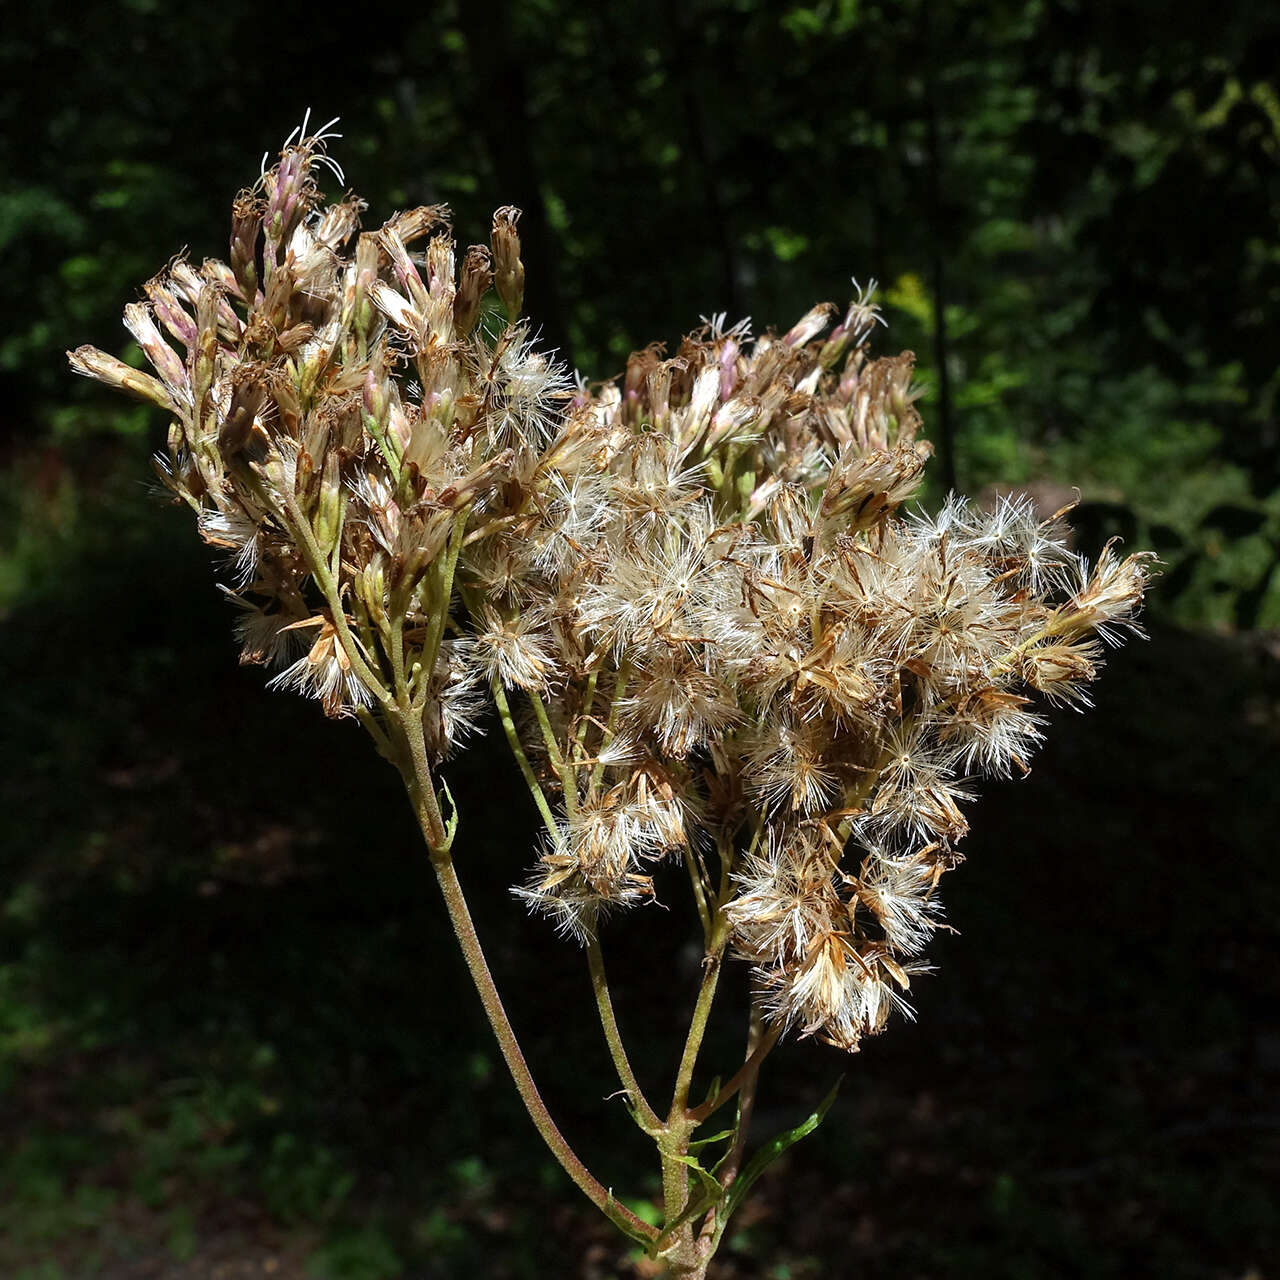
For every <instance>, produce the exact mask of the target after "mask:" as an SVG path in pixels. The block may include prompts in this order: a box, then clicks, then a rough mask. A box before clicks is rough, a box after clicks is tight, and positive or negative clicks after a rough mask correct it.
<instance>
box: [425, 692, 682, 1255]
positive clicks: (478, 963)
mask: <svg viewBox="0 0 1280 1280" xmlns="http://www.w3.org/2000/svg"><path fill="white" fill-rule="evenodd" d="M400 719H401V722H402V725H403V728H404V731H405V737H406V740H407V741H408V742H409V743H410V748H411V760H410V762H409V766H408V769H407V770H406V779H407V780H410V779H411V780H412V783H413V786H412V788H411V791H412V795H413V800H414V808H415V812H416V815H417V818H418V823H419V826H420V827H421V828H422V834H423V835H424V836H425V837H426V841H427V846H428V848H429V849H430V850H431V866H432V869H433V870H434V871H435V873H436V879H437V881H438V882H439V885H440V892H441V893H442V894H443V896H444V901H445V906H446V908H447V909H448V912H449V922H450V924H451V925H452V926H453V932H454V935H455V937H456V938H457V940H458V945H459V947H461V949H462V954H463V958H464V959H465V960H466V963H467V969H468V971H469V972H470V974H471V981H472V982H473V983H474V985H475V988H476V992H477V993H478V994H479V996H480V1003H481V1004H482V1005H483V1006H484V1011H485V1015H486V1017H487V1018H488V1019H489V1026H490V1027H491V1028H492V1030H493V1034H494V1037H495V1038H496V1040H497V1041H498V1048H499V1049H500V1050H501V1052H502V1057H503V1060H504V1061H505V1062H506V1064H507V1070H508V1071H509V1072H510V1073H511V1078H512V1080H513V1081H514V1083H515V1086H516V1090H517V1092H518V1093H519V1094H520V1100H521V1102H523V1103H524V1107H525V1110H526V1111H527V1112H528V1113H529V1118H530V1119H531V1120H532V1121H533V1124H534V1127H535V1128H536V1129H537V1131H538V1133H539V1135H540V1136H541V1138H542V1140H543V1142H544V1143H545V1144H546V1146H547V1149H548V1150H549V1151H550V1152H551V1154H552V1155H553V1156H555V1158H556V1160H557V1161H558V1162H559V1164H560V1167H561V1168H562V1169H563V1170H564V1171H565V1172H566V1173H567V1174H568V1175H569V1177H570V1178H571V1179H572V1181H573V1183H574V1185H575V1186H576V1187H578V1189H579V1190H580V1191H581V1192H582V1193H583V1194H584V1195H585V1196H586V1197H587V1199H588V1200H590V1201H591V1202H592V1204H594V1205H595V1206H596V1207H597V1208H598V1209H599V1210H600V1211H601V1212H602V1213H603V1214H604V1215H605V1216H606V1217H607V1218H608V1219H609V1220H610V1221H611V1222H612V1223H613V1224H614V1225H615V1226H617V1227H618V1228H619V1229H620V1230H621V1231H623V1232H625V1233H626V1235H628V1236H629V1237H630V1238H631V1239H633V1240H636V1241H638V1242H639V1243H641V1244H643V1245H648V1244H649V1243H651V1242H652V1241H653V1240H655V1239H657V1235H658V1233H657V1231H656V1230H655V1229H654V1228H653V1227H651V1226H649V1224H648V1223H646V1222H644V1221H642V1220H641V1219H640V1218H638V1217H636V1215H635V1214H634V1213H632V1212H631V1211H630V1210H629V1209H628V1208H626V1206H625V1205H622V1204H619V1203H618V1201H617V1200H616V1199H615V1198H614V1195H613V1192H612V1191H611V1190H609V1189H608V1188H607V1187H605V1186H604V1185H603V1184H602V1183H601V1182H599V1181H598V1180H597V1179H596V1178H595V1177H594V1176H593V1175H592V1173H591V1171H590V1170H589V1169H588V1168H587V1167H586V1165H584V1164H583V1163H582V1161H581V1160H580V1159H579V1158H578V1155H577V1153H576V1152H575V1151H574V1150H573V1148H572V1147H570V1145H569V1143H568V1142H567V1141H566V1140H565V1138H564V1135H563V1134H562V1133H561V1132H560V1130H559V1129H558V1128H557V1126H556V1123H555V1121H554V1120H553V1119H552V1118H551V1113H550V1112H549V1111H548V1110H547V1105H546V1103H545V1102H543V1100H542V1095H541V1094H540V1093H539V1092H538V1087H537V1085H536V1084H535V1082H534V1079H533V1074H532V1073H531V1072H530V1070H529V1064H528V1063H527V1062H526V1061H525V1057H524V1053H523V1051H522V1050H521V1048H520V1042H519V1041H518V1040H517V1039H516V1034H515V1030H514V1028H513V1027H512V1026H511V1021H510V1019H509V1018H508V1017H507V1012H506V1009H505V1008H504V1007H503V1004H502V998H501V996H500V995H499V994H498V988H497V986H496V985H495V984H494V981H493V975H492V973H490V971H489V965H488V961H487V960H486V959H485V955H484V950H483V948H482V947H481V945H480V939H479V937H478V935H477V934H476V930H475V924H474V923H473V921H472V919H471V912H470V910H469V909H468V907H467V900H466V898H465V897H464V895H463V892H462V885H461V884H460V883H459V881H458V874H457V871H456V870H455V869H454V865H453V859H452V857H450V855H449V854H448V852H447V851H443V850H442V849H441V841H440V838H439V835H438V832H439V831H441V830H442V828H441V824H440V816H439V807H438V805H436V804H435V793H434V791H433V789H432V786H431V777H430V773H429V772H428V773H423V772H421V768H422V763H423V758H420V757H419V756H418V754H417V752H416V751H414V750H413V744H414V740H415V736H416V738H418V739H421V736H422V730H421V719H420V718H419V717H410V716H406V715H403V714H402V715H401V717H400ZM406 721H407V723H405V722H406ZM415 724H416V726H417V733H416V735H415V733H414V731H413V726H414V725H415ZM426 796H429V797H431V802H432V804H431V806H428V805H426V804H424V797H426Z"/></svg>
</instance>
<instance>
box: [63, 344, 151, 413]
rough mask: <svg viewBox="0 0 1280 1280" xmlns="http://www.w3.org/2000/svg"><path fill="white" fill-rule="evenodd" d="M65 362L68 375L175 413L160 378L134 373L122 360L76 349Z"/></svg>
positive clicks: (89, 348)
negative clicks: (68, 366) (74, 375)
mask: <svg viewBox="0 0 1280 1280" xmlns="http://www.w3.org/2000/svg"><path fill="white" fill-rule="evenodd" d="M67 361H68V363H69V364H70V365H71V371H72V372H73V373H78V374H80V376H81V377H84V378H93V379H94V380H95V381H97V382H103V383H106V385H107V386H109V387H116V388H117V389H119V390H120V391H126V392H128V393H129V395H131V396H136V397H137V398H138V399H139V400H146V401H149V402H150V403H151V404H154V405H159V406H160V408H161V409H168V410H169V411H170V412H171V413H173V412H176V410H177V405H176V404H174V402H173V398H172V397H171V396H170V394H169V391H168V389H167V388H166V387H165V385H164V383H163V382H161V381H160V379H159V378H153V377H152V376H151V375H150V374H149V373H143V372H142V370H141V369H134V368H132V367H131V366H129V365H127V364H125V362H124V361H123V360H117V359H116V358H115V356H109V355H107V353H106V352H105V351H99V350H98V349H97V347H88V346H85V347H77V348H76V349H75V350H74V351H68V352H67Z"/></svg>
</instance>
